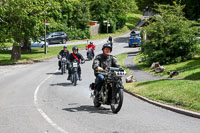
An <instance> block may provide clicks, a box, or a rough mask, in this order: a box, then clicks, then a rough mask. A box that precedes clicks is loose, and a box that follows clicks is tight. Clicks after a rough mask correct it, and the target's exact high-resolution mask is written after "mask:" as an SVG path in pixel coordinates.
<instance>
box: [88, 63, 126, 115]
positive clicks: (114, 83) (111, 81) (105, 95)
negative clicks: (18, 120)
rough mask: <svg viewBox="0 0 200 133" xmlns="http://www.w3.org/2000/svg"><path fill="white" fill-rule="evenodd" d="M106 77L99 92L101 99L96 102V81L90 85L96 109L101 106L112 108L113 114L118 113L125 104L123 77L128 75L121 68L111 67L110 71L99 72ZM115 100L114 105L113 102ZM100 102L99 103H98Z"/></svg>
mask: <svg viewBox="0 0 200 133" xmlns="http://www.w3.org/2000/svg"><path fill="white" fill-rule="evenodd" d="M99 73H100V74H102V75H104V77H105V82H104V84H103V85H102V87H101V90H100V92H99V99H98V100H95V96H96V89H95V87H96V81H95V83H92V84H90V89H91V90H92V93H91V97H92V98H93V103H94V106H95V107H100V106H101V104H106V105H110V106H111V110H112V112H113V113H118V112H119V111H120V109H121V107H122V104H123V89H124V87H123V84H122V77H123V76H125V75H126V72H125V71H124V70H123V69H121V68H115V67H110V68H109V70H108V71H103V72H99ZM112 100H114V104H111V101H112ZM97 101H98V102H97Z"/></svg>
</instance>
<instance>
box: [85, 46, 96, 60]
mask: <svg viewBox="0 0 200 133" xmlns="http://www.w3.org/2000/svg"><path fill="white" fill-rule="evenodd" d="M89 48H91V50H92V55H93V57H94V50H95V45H94V43H93V42H90V44H88V45H87V47H86V50H88V49H89ZM88 54H89V53H88V52H87V55H88Z"/></svg>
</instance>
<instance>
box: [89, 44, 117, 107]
mask: <svg viewBox="0 0 200 133" xmlns="http://www.w3.org/2000/svg"><path fill="white" fill-rule="evenodd" d="M102 51H103V53H102V54H99V55H97V56H96V57H95V59H94V61H93V65H92V68H93V69H94V74H95V76H96V81H97V82H96V96H95V100H96V101H98V99H99V91H100V90H101V86H102V85H103V83H104V81H105V78H104V75H102V74H100V73H98V71H103V70H108V68H109V67H118V68H120V65H119V63H118V62H117V59H116V57H115V56H113V55H110V53H111V52H112V46H111V44H110V43H106V44H104V45H103V47H102ZM113 103H114V101H113V100H112V103H111V104H113Z"/></svg>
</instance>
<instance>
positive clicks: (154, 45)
mask: <svg viewBox="0 0 200 133" xmlns="http://www.w3.org/2000/svg"><path fill="white" fill-rule="evenodd" d="M157 6H158V9H157V12H158V13H159V14H160V15H157V16H155V18H154V19H155V21H154V22H152V23H150V25H148V26H147V27H145V28H143V30H144V31H145V32H147V40H146V42H144V43H143V45H142V53H143V54H144V55H145V58H146V60H147V62H148V63H149V64H151V63H152V62H160V63H161V64H169V63H176V62H181V61H185V60H188V59H191V58H192V57H193V56H194V55H195V54H196V53H195V51H196V50H197V49H196V48H197V40H196V37H195V35H194V34H195V31H194V30H193V29H192V28H191V24H192V23H191V21H189V20H187V19H186V18H184V17H183V11H182V10H183V6H180V5H177V4H175V5H174V6H169V5H157Z"/></svg>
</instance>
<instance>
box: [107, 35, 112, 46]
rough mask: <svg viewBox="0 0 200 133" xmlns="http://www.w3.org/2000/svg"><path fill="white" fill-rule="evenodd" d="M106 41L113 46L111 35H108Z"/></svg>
mask: <svg viewBox="0 0 200 133" xmlns="http://www.w3.org/2000/svg"><path fill="white" fill-rule="evenodd" d="M108 41H109V42H110V44H111V46H113V42H112V36H111V35H109V37H108Z"/></svg>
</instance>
